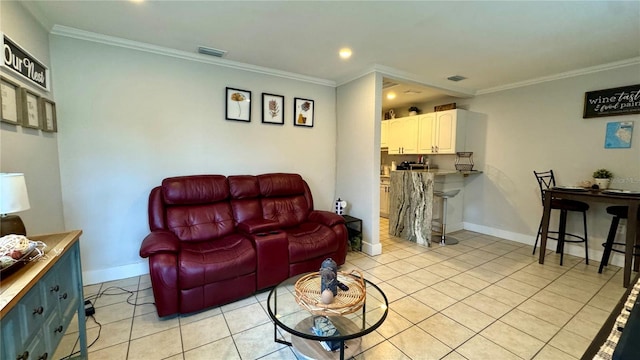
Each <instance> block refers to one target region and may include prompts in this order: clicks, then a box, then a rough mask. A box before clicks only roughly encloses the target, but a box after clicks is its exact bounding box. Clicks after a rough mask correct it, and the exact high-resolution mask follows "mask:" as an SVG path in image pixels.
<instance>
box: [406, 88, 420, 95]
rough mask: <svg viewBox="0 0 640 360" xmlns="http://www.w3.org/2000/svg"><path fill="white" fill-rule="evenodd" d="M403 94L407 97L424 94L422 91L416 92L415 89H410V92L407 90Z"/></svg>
mask: <svg viewBox="0 0 640 360" xmlns="http://www.w3.org/2000/svg"><path fill="white" fill-rule="evenodd" d="M403 93H405V94H407V95H418V94H422V91H420V90H414V89H409V90H405V91H403Z"/></svg>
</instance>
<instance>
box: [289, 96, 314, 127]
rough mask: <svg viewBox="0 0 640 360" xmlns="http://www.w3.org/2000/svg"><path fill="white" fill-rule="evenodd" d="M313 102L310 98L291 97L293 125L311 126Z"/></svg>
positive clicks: (312, 121)
mask: <svg viewBox="0 0 640 360" xmlns="http://www.w3.org/2000/svg"><path fill="white" fill-rule="evenodd" d="M314 115H315V104H314V102H313V100H311V99H303V98H294V99H293V125H295V126H302V127H313V123H314Z"/></svg>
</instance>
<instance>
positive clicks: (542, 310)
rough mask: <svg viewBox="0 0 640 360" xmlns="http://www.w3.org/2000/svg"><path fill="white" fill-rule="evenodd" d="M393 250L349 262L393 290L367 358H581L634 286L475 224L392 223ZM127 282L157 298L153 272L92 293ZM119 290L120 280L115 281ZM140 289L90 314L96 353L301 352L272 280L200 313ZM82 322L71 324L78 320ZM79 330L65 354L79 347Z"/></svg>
mask: <svg viewBox="0 0 640 360" xmlns="http://www.w3.org/2000/svg"><path fill="white" fill-rule="evenodd" d="M380 232H381V243H382V245H383V254H382V255H379V256H368V255H366V254H364V253H360V252H350V253H349V254H348V256H347V263H346V264H345V265H343V266H342V267H341V270H342V271H349V270H350V269H354V268H358V269H360V270H361V271H362V272H363V273H364V276H365V277H366V278H367V279H369V280H370V281H372V282H374V283H376V284H378V285H379V286H380V287H381V288H382V289H383V291H384V292H385V294H386V295H387V297H388V299H389V302H390V306H389V315H388V317H387V320H386V321H385V323H384V324H383V325H382V326H381V327H380V328H379V329H378V330H377V331H375V332H373V333H371V334H369V335H367V336H365V337H364V338H363V341H362V348H361V350H362V352H361V353H360V354H358V355H357V356H356V359H376V360H378V359H447V360H453V359H469V360H475V359H480V360H484V359H491V360H496V359H554V360H555V359H578V358H580V356H581V355H582V353H583V352H584V350H585V349H586V348H587V346H588V345H589V343H590V342H591V339H592V338H593V336H594V335H595V334H596V332H597V331H598V329H599V328H600V326H601V324H602V323H603V322H604V321H605V319H606V318H607V315H608V313H609V312H610V311H611V309H612V308H613V307H614V306H615V304H616V302H617V301H618V299H619V298H620V296H622V294H623V293H624V290H625V289H624V288H623V287H622V271H620V268H618V267H614V266H609V267H608V269H606V270H605V271H604V272H603V274H598V272H597V270H598V262H597V261H593V260H592V262H591V264H590V265H585V263H584V261H583V259H581V258H576V257H573V256H565V260H564V266H559V265H558V264H559V261H558V260H559V259H558V256H557V255H556V254H554V253H552V252H549V255H548V256H547V258H546V261H545V264H544V265H539V264H538V263H537V256H532V255H531V250H532V248H531V246H527V245H523V244H520V243H516V242H513V241H507V240H503V239H500V238H496V237H492V236H487V235H481V234H477V233H473V232H469V231H461V232H457V233H455V234H454V236H455V237H456V238H458V239H459V240H460V244H457V245H453V246H445V247H441V246H439V245H437V244H436V245H434V246H433V247H431V248H426V247H420V246H417V245H414V244H412V243H410V242H407V241H404V240H401V239H398V238H394V237H392V236H390V235H388V234H387V233H388V221H386V220H385V219H381V229H380ZM111 286H118V287H123V288H125V289H128V290H139V291H138V292H137V294H134V296H133V297H132V298H131V299H130V300H129V301H130V302H135V303H138V304H145V303H150V302H152V301H153V295H152V293H151V290H150V289H149V287H150V282H149V277H148V276H141V277H135V278H129V279H123V280H119V281H114V282H108V283H103V284H97V285H91V286H87V287H85V297H89V296H92V295H95V294H98V293H100V292H102V291H104V290H105V289H107V288H108V287H111ZM109 292H110V293H118V292H119V291H118V290H115V289H114V290H110V291H109ZM128 297H129V294H121V295H108V296H107V295H104V296H102V297H100V298H98V299H96V301H95V306H96V315H95V318H96V320H97V321H98V322H100V323H101V324H102V330H101V331H100V332H99V327H98V326H97V325H96V324H95V323H94V321H93V320H92V319H88V320H87V327H88V341H89V342H90V343H91V342H92V341H93V340H94V339H96V338H98V334H99V338H98V339H97V341H96V342H95V344H93V346H91V347H90V349H89V355H90V359H91V360H99V359H110V360H113V359H172V360H173V359H184V360H192V359H225V360H226V359H265V360H266V359H296V357H295V355H294V353H293V351H292V350H291V349H290V348H289V347H286V346H283V345H281V344H277V343H275V342H274V341H273V326H272V324H271V322H270V320H269V317H268V316H267V312H266V299H267V292H262V293H259V294H257V295H255V296H251V297H250V298H247V299H244V300H240V301H236V302H234V303H231V304H228V305H225V306H221V307H217V308H214V309H210V310H207V311H204V312H200V313H197V314H192V315H185V316H177V317H173V318H171V319H162V320H161V319H159V318H158V317H157V315H156V314H155V309H154V306H153V305H149V304H145V305H139V306H133V305H129V304H128V303H127V298H128ZM71 331H72V330H70V332H71ZM76 338H77V333H76V334H74V333H69V334H68V335H67V336H65V339H64V342H63V345H62V346H61V348H60V349H59V351H58V352H57V354H56V359H58V358H60V357H58V356H57V355H62V356H63V355H64V352H65V351H66V352H67V353H69V352H70V351H71V347H73V343H74V341H75V339H76Z"/></svg>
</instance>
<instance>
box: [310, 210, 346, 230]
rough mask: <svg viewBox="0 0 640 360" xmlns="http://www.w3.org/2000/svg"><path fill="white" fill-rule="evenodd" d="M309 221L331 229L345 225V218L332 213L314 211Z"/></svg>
mask: <svg viewBox="0 0 640 360" xmlns="http://www.w3.org/2000/svg"><path fill="white" fill-rule="evenodd" d="M309 221H313V222H317V223H320V224H323V225H326V226H329V227H332V226H334V225H338V224H344V218H343V217H342V216H340V215H338V214H334V213H332V212H330V211H323V210H314V211H312V212H311V213H310V214H309Z"/></svg>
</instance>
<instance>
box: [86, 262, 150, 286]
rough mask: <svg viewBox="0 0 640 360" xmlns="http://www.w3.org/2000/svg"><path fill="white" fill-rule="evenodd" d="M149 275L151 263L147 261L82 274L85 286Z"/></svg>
mask: <svg viewBox="0 0 640 360" xmlns="http://www.w3.org/2000/svg"><path fill="white" fill-rule="evenodd" d="M148 273H149V263H148V262H147V261H144V262H139V263H135V264H129V265H123V266H117V267H112V268H108V269H102V270H91V271H83V272H82V283H83V285H92V284H98V283H103V282H106V281H113V280H120V279H126V278H130V277H133V276H140V275H145V274H148Z"/></svg>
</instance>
